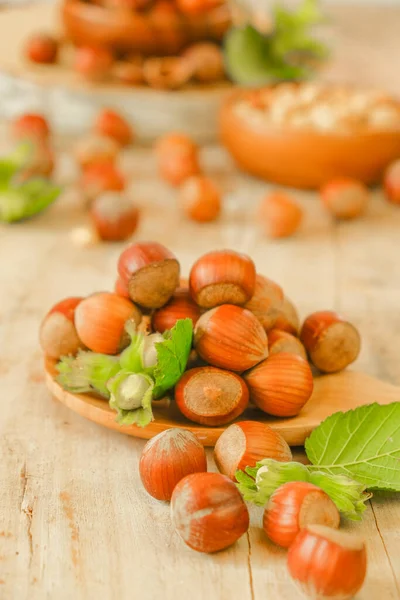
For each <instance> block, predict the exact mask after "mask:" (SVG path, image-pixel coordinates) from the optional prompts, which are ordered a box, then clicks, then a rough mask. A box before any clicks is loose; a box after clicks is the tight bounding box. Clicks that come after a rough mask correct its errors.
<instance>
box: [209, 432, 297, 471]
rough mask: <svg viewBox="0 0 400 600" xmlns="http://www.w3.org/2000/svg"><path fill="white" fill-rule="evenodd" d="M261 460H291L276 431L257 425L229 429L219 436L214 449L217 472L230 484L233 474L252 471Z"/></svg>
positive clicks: (289, 452) (284, 444) (286, 447)
mask: <svg viewBox="0 0 400 600" xmlns="http://www.w3.org/2000/svg"><path fill="white" fill-rule="evenodd" d="M264 458H272V459H274V460H278V461H280V462H288V461H290V460H292V453H291V451H290V448H289V446H288V445H287V443H286V441H285V440H284V439H283V437H282V436H281V435H280V434H279V433H278V432H277V431H274V430H273V429H271V427H269V425H267V424H266V423H259V422H257V421H241V422H240V423H234V424H233V425H230V426H229V427H228V428H227V429H225V431H224V432H223V433H222V434H221V435H220V437H219V438H218V440H217V443H216V444H215V448H214V460H215V463H216V465H217V467H218V470H219V471H220V472H221V473H222V474H223V475H226V476H227V477H229V478H230V479H232V480H233V481H236V479H235V474H236V471H238V470H239V471H243V470H244V469H245V468H246V467H255V465H256V463H257V462H258V461H260V460H263V459H264Z"/></svg>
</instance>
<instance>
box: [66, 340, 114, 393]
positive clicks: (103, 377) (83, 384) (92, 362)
mask: <svg viewBox="0 0 400 600" xmlns="http://www.w3.org/2000/svg"><path fill="white" fill-rule="evenodd" d="M56 368H57V371H58V373H59V375H58V377H57V381H58V383H59V384H60V385H61V386H62V387H63V388H64V389H65V390H68V391H69V392H72V393H74V394H85V393H88V392H97V393H98V394H100V396H103V397H104V398H107V399H108V398H109V397H110V392H109V390H108V388H107V383H108V381H109V380H110V379H111V378H112V377H114V376H115V375H116V374H117V373H118V371H119V370H120V368H121V367H120V365H119V360H118V357H116V356H108V355H107V354H96V353H95V352H86V351H84V350H80V351H79V352H78V354H77V356H76V357H74V356H64V357H63V358H62V359H61V360H60V362H59V363H58V364H57V367H56Z"/></svg>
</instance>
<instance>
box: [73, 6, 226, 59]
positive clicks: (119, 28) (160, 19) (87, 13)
mask: <svg viewBox="0 0 400 600" xmlns="http://www.w3.org/2000/svg"><path fill="white" fill-rule="evenodd" d="M61 14H62V21H63V26H64V30H65V34H66V37H67V38H68V39H70V40H71V41H72V42H73V43H74V44H77V45H82V44H85V45H99V46H105V47H108V48H110V49H111V50H114V51H122V52H124V51H125V52H126V51H128V52H139V53H141V54H145V55H152V54H156V55H157V54H158V55H167V54H176V53H178V52H180V51H181V50H182V49H183V48H184V47H185V46H187V45H188V44H191V43H193V42H197V41H204V40H213V41H220V40H221V39H222V37H223V35H224V33H225V32H226V30H227V29H228V28H229V26H230V18H229V12H228V9H227V7H225V6H222V7H218V8H216V9H214V10H211V11H209V12H208V13H206V14H204V15H196V16H193V17H190V16H185V15H183V14H181V13H179V12H171V13H168V14H167V15H166V14H160V13H157V12H155V11H152V10H150V11H149V12H135V11H133V10H127V9H123V8H121V9H120V8H114V9H110V8H107V7H105V6H102V5H100V4H97V3H93V2H87V1H86V2H85V1H84V0H64V3H63V7H62V13H61Z"/></svg>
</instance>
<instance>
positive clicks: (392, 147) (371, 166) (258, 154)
mask: <svg viewBox="0 0 400 600" xmlns="http://www.w3.org/2000/svg"><path fill="white" fill-rule="evenodd" d="M249 93H251V92H248V91H243V90H242V91H237V92H235V93H233V94H232V95H230V96H229V97H228V98H227V99H226V101H225V102H224V104H223V106H222V110H221V112H220V118H219V131H220V137H221V141H222V143H223V144H224V145H225V146H226V148H227V150H228V151H229V152H230V154H231V155H232V157H233V158H234V160H235V161H236V162H237V164H238V165H239V167H241V168H242V169H243V170H244V171H247V172H248V173H251V174H252V175H255V176H256V177H260V178H261V179H265V180H267V181H272V182H275V183H279V184H281V185H287V186H291V187H296V188H308V189H315V188H319V187H320V186H321V185H323V184H324V183H326V182H328V181H329V180H331V179H333V178H335V177H339V176H347V177H354V178H356V179H359V180H360V181H363V182H364V183H366V184H368V185H369V184H375V183H379V182H380V181H381V179H382V175H383V172H384V170H385V168H386V167H387V165H388V164H389V163H391V162H392V161H393V160H395V159H396V158H399V157H400V129H387V130H384V129H382V130H378V129H374V130H365V131H363V132H356V133H339V132H338V133H321V132H317V131H315V130H295V129H289V128H288V129H273V128H271V127H269V126H268V125H267V124H266V125H265V126H264V127H262V126H260V125H259V124H257V126H254V125H253V124H251V123H249V122H246V121H245V120H244V119H243V118H242V117H241V116H240V115H238V114H237V113H236V112H235V110H234V105H235V103H236V102H237V100H238V98H240V97H243V94H244V95H246V94H249ZM399 105H400V103H399Z"/></svg>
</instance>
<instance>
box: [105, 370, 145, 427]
mask: <svg viewBox="0 0 400 600" xmlns="http://www.w3.org/2000/svg"><path fill="white" fill-rule="evenodd" d="M132 377H133V378H138V377H140V378H142V379H145V380H146V382H147V384H148V385H147V388H146V387H144V388H143V386H141V385H139V386H138V385H135V386H134V397H133V400H134V404H137V407H136V408H132V409H129V410H127V409H124V408H121V403H122V402H121V401H122V399H124V401H126V400H127V398H126V392H125V390H123V389H122V387H123V386H124V384H126V383H129V379H130V378H132ZM108 388H109V390H110V392H111V398H110V401H109V405H110V407H111V408H112V409H113V410H115V411H116V412H117V416H116V421H117V423H119V424H120V425H138V426H139V427H146V426H147V425H148V424H149V423H150V422H151V421H153V419H154V417H153V411H152V408H151V401H152V397H153V389H154V381H153V380H152V378H151V377H150V376H149V375H145V374H144V373H129V372H127V371H125V370H123V371H120V372H119V373H118V374H117V375H116V377H114V378H113V379H112V380H111V381H110V382H109V384H108ZM139 388H140V390H139ZM138 391H140V397H137V393H138ZM124 392H125V393H124ZM143 392H144V393H143Z"/></svg>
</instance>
